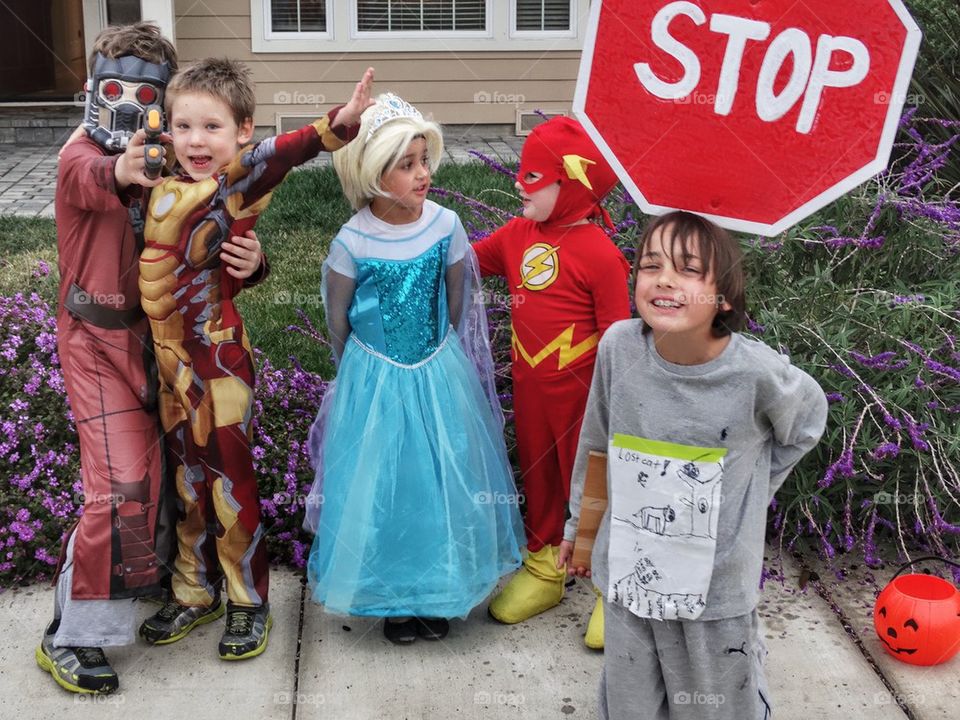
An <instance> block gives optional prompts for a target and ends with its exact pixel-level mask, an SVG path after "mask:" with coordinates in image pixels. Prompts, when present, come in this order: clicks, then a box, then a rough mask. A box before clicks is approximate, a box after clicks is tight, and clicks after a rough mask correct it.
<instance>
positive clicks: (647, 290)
mask: <svg viewBox="0 0 960 720" xmlns="http://www.w3.org/2000/svg"><path fill="white" fill-rule="evenodd" d="M669 230H670V226H669V225H668V226H666V227H660V228H658V229H657V230H656V231H655V232H654V234H653V235H652V236H651V237H650V241H649V242H648V243H647V245H646V246H645V247H644V248H643V254H642V255H641V257H640V261H639V264H638V266H637V281H636V287H635V291H634V301H635V302H636V305H637V311H638V312H639V313H640V317H642V318H643V321H644V323H646V324H647V325H648V326H650V328H651V329H652V330H653V333H654V337H655V338H656V339H657V342H658V347H659V343H660V342H661V341H664V342H666V343H668V344H670V345H671V346H674V347H680V346H681V345H682V344H688V345H689V346H690V347H691V349H692V348H696V347H698V346H701V344H702V345H707V344H709V343H710V342H711V339H713V338H712V334H711V325H712V323H713V320H714V317H715V316H716V314H717V312H719V311H720V310H729V309H730V305H729V303H727V302H726V301H725V299H724V298H723V297H721V296H719V295H718V293H717V284H716V280H715V278H714V276H713V273H712V272H711V273H709V274H706V273H705V272H704V259H703V258H701V257H699V255H698V253H699V252H700V249H699V245H700V244H699V243H698V242H696V241H695V240H693V241H692V242H688V243H683V242H682V241H681V240H680V239H679V238H678V239H677V240H676V242H670V240H669ZM665 234H666V235H667V240H666V241H665V239H664V235H665ZM685 245H686V248H684V246H685ZM685 250H686V252H685Z"/></svg>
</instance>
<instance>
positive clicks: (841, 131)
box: [573, 0, 921, 236]
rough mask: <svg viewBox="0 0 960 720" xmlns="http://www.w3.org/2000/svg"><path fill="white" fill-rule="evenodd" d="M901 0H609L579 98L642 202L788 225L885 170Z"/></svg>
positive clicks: (772, 230)
mask: <svg viewBox="0 0 960 720" xmlns="http://www.w3.org/2000/svg"><path fill="white" fill-rule="evenodd" d="M920 37H921V36H920V29H919V28H918V27H917V25H916V23H914V22H913V20H912V18H911V17H910V16H909V14H908V13H907V10H906V8H905V7H904V6H903V4H902V2H901V1H900V0H844V2H843V3H838V2H836V0H807V2H805V3H792V2H788V1H786V0H756V1H755V2H750V3H744V2H742V0H741V1H736V0H713V1H711V2H709V3H706V2H670V0H619V1H617V0H596V1H595V2H594V3H593V4H592V7H591V14H590V21H589V25H588V28H587V33H586V37H585V42H584V50H583V56H582V59H581V63H580V71H579V75H578V79H577V88H576V93H575V97H574V103H573V109H574V113H575V114H576V115H577V117H578V118H579V120H580V121H581V123H582V124H583V125H584V127H585V128H586V130H587V132H588V133H589V134H590V135H591V137H592V138H593V140H594V142H595V143H596V144H597V146H598V147H599V148H600V149H601V151H602V152H603V154H604V156H605V157H606V159H607V160H608V161H609V162H610V164H611V166H612V167H613V168H614V169H615V170H616V172H617V175H618V176H619V177H620V180H621V181H622V182H623V183H624V185H625V186H626V187H627V189H628V190H629V192H630V193H631V195H632V196H633V198H634V200H635V201H636V202H637V204H638V205H639V206H640V208H641V209H642V210H643V211H644V212H646V213H649V214H654V215H659V214H662V213H664V212H667V211H669V210H675V209H682V210H689V211H691V212H695V213H698V214H700V215H704V216H706V217H708V218H710V219H711V220H713V221H714V222H716V223H717V224H719V225H722V226H723V227H726V228H729V229H731V230H737V231H742V232H749V233H757V234H761V235H766V236H772V235H777V234H779V233H781V232H783V231H784V230H786V229H787V228H789V227H791V226H793V225H795V224H796V223H798V222H800V221H801V220H802V219H804V218H805V217H807V216H809V215H811V214H812V213H814V212H816V211H817V210H819V209H820V208H822V207H824V206H825V205H827V204H828V203H830V202H831V201H833V200H835V199H836V198H838V197H840V196H842V195H844V194H846V193H848V192H849V191H850V190H852V189H853V188H855V187H856V186H858V185H860V184H861V183H863V182H864V181H866V180H868V179H869V178H871V177H873V176H874V175H876V174H877V173H879V172H881V171H882V170H884V169H885V168H886V167H887V163H888V162H889V158H890V152H891V149H892V147H893V141H894V138H895V135H896V132H897V128H898V125H899V120H900V117H901V113H902V111H903V105H904V103H905V101H906V96H907V89H908V87H909V83H910V77H911V75H912V72H913V66H914V62H915V61H916V56H917V51H918V49H919V45H920Z"/></svg>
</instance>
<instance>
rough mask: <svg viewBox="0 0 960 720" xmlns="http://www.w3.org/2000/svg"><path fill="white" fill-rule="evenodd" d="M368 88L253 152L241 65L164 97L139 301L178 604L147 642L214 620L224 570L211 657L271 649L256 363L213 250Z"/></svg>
mask: <svg viewBox="0 0 960 720" xmlns="http://www.w3.org/2000/svg"><path fill="white" fill-rule="evenodd" d="M372 78H373V71H372V69H370V70H368V71H367V72H366V73H365V75H364V78H363V80H362V81H361V82H360V83H358V84H357V87H356V89H355V91H354V95H353V97H352V98H351V100H350V102H349V103H347V104H346V105H344V106H341V107H338V108H335V109H333V110H331V111H330V112H329V113H328V114H327V115H326V116H324V117H322V118H320V119H319V120H316V121H315V122H313V123H312V124H310V125H308V126H306V127H304V128H302V129H300V130H298V131H295V132H291V133H287V134H285V135H281V136H278V137H272V138H268V139H266V140H263V141H261V142H259V143H256V144H248V143H250V140H251V139H252V135H253V111H254V100H253V88H252V83H251V81H250V76H249V70H247V69H246V67H244V66H243V65H242V64H240V63H237V62H234V61H230V60H225V59H224V60H218V59H206V60H201V61H199V62H197V63H195V64H194V65H193V66H191V67H190V68H188V69H186V70H184V71H182V72H181V73H180V74H178V75H177V76H176V78H175V79H174V80H173V81H172V82H171V83H170V86H169V87H168V89H167V97H166V108H167V115H168V117H169V120H170V128H171V133H172V136H173V148H174V152H175V154H176V158H177V163H178V168H177V170H178V171H177V173H176V174H174V175H173V176H171V177H167V178H165V179H164V180H163V181H162V182H161V183H160V184H159V185H157V186H156V187H154V188H153V190H152V191H151V193H150V200H149V205H148V208H147V212H146V218H145V220H146V223H145V230H144V236H145V240H146V247H145V249H144V251H143V253H142V254H141V256H140V293H141V297H142V305H143V309H144V311H145V312H146V314H147V317H148V318H149V320H150V327H151V330H152V332H153V342H154V349H155V353H156V357H157V365H158V369H159V374H160V394H159V406H160V419H161V422H162V424H163V429H164V433H165V439H166V444H167V457H168V462H169V463H170V465H171V467H173V468H175V474H176V488H177V494H178V496H179V498H180V502H181V505H182V511H181V518H180V521H179V522H178V524H177V538H178V544H179V553H178V555H177V560H176V563H175V565H176V573H175V574H174V577H173V598H172V599H171V601H170V602H169V603H167V604H166V605H165V606H164V607H163V608H162V609H161V610H160V611H159V612H158V613H156V614H155V615H154V616H153V617H151V618H148V619H147V620H146V621H144V623H143V625H142V626H141V628H140V635H141V636H142V637H143V638H144V639H146V640H147V641H148V642H151V643H154V644H165V643H170V642H174V641H176V640H179V639H180V638H182V637H184V636H185V635H186V634H187V633H188V632H189V631H190V630H192V629H193V628H194V627H196V626H197V625H200V624H203V623H207V622H210V621H212V620H214V619H216V618H218V617H220V615H222V614H223V613H224V605H223V604H222V603H221V599H220V587H219V585H220V580H221V572H222V576H223V579H224V580H225V582H226V594H227V604H226V612H227V623H226V631H225V632H224V634H223V637H222V638H221V641H220V646H219V652H220V657H221V658H222V659H224V660H238V659H244V658H249V657H254V656H256V655H259V654H260V653H262V652H263V651H264V650H265V649H266V643H267V638H268V636H269V630H270V627H271V625H272V618H271V616H270V611H269V603H268V598H267V591H268V571H269V567H268V561H267V550H266V545H265V542H264V537H263V528H262V526H261V524H260V502H259V494H258V491H257V480H256V477H255V475H254V471H253V457H252V454H251V448H250V439H251V435H252V423H251V421H252V407H253V388H254V363H253V355H252V353H251V348H250V343H249V341H248V338H247V333H246V330H245V328H244V325H243V321H242V319H241V318H240V316H239V314H238V313H237V310H236V307H235V306H234V303H233V297H234V296H235V295H236V293H237V291H238V290H239V289H240V287H241V281H240V280H239V279H238V278H237V277H236V276H235V275H234V274H233V273H231V272H230V270H229V269H228V271H227V272H226V273H224V272H221V265H220V260H219V254H220V248H221V245H222V244H223V242H224V241H225V240H226V239H228V238H229V237H230V236H231V235H242V234H243V233H244V232H246V231H248V230H250V229H251V228H252V227H253V225H254V223H256V221H257V218H258V217H259V215H260V213H261V212H263V210H265V209H266V207H267V205H268V203H269V202H270V198H271V194H272V191H273V189H274V187H276V186H277V185H278V184H279V183H280V182H281V181H282V180H283V178H284V176H285V175H286V174H287V172H289V170H290V169H291V168H293V167H294V166H295V165H299V164H301V163H303V162H306V161H307V160H309V159H310V158H313V157H315V156H316V155H317V154H318V153H319V152H320V151H321V150H327V151H333V150H336V149H338V148H340V147H342V146H343V145H344V144H346V143H347V142H349V141H350V140H351V139H352V138H353V137H354V136H355V135H356V132H357V128H358V127H359V117H360V113H361V112H362V111H363V110H364V109H366V107H367V105H368V104H369V97H370V83H371V82H372ZM140 152H141V153H142V152H143V149H142V148H140ZM211 528H215V531H214V532H211Z"/></svg>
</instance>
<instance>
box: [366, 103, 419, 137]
mask: <svg viewBox="0 0 960 720" xmlns="http://www.w3.org/2000/svg"><path fill="white" fill-rule="evenodd" d="M402 117H409V118H416V119H417V120H423V115H421V114H420V111H419V110H417V109H416V108H415V107H414V106H413V105H411V104H410V103H408V102H407V101H406V100H404V99H403V98H401V97H400V96H398V95H394V94H393V93H384V94H383V96H381V97H380V99H379V100H378V101H377V113H376V115H374V116H373V122H371V123H370V129H369V130H367V140H369V139H370V137H371V136H372V135H373V134H374V133H375V132H376V131H377V130H379V129H380V128H381V126H383V125H384V124H385V123H388V122H390V121H391V120H395V119H397V118H402Z"/></svg>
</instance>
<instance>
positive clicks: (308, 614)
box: [0, 562, 960, 720]
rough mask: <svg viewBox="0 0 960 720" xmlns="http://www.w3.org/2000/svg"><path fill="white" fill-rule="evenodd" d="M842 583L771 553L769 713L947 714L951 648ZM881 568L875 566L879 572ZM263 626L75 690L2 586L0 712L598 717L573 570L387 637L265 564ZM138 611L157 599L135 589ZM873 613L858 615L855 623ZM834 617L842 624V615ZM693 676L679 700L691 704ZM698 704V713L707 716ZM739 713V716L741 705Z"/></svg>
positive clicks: (30, 618) (121, 663) (833, 718)
mask: <svg viewBox="0 0 960 720" xmlns="http://www.w3.org/2000/svg"><path fill="white" fill-rule="evenodd" d="M850 565H851V567H850V568H848V572H849V573H850V574H851V578H850V579H849V580H847V581H846V582H845V583H843V584H838V583H836V582H834V576H833V575H832V574H829V576H827V575H826V574H825V575H824V576H823V577H824V581H823V582H811V583H809V584H808V585H807V586H806V589H805V590H801V589H800V588H799V577H800V574H801V573H800V569H799V567H797V566H796V565H795V564H794V563H793V562H788V563H787V564H786V566H785V575H786V582H785V584H783V585H780V584H779V583H774V582H768V583H767V585H766V587H765V589H764V592H763V598H762V601H761V604H760V614H761V617H762V619H763V623H764V625H765V637H766V642H767V645H768V648H769V651H770V655H769V657H768V660H767V674H768V677H769V681H770V687H771V694H772V696H773V703H774V710H775V714H774V717H776V718H777V720H810V719H811V718H815V719H816V720H867V719H869V720H907V718H909V720H956V718H957V708H958V707H960V672H958V671H960V656H958V657H955V658H954V659H953V660H952V661H951V662H949V663H947V664H944V665H940V666H937V667H931V668H924V667H915V666H912V665H905V664H903V663H899V662H897V661H895V660H893V659H892V658H890V657H889V656H887V655H886V653H884V651H883V650H882V645H881V643H880V641H879V640H878V639H877V637H876V635H875V634H874V633H873V630H872V627H870V628H869V629H868V628H867V625H868V617H869V609H870V608H872V605H873V592H874V590H875V587H876V586H875V583H874V582H873V581H872V580H871V579H870V578H868V577H867V575H868V574H866V573H864V572H863V571H859V573H858V570H857V569H856V568H853V567H852V565H853V563H850ZM891 572H892V571H882V572H879V573H876V575H877V576H878V577H879V576H881V575H882V576H884V577H887V576H889V574H890V573H891ZM271 604H272V606H273V612H274V619H275V625H274V629H273V632H272V633H271V635H270V645H269V647H268V649H267V651H266V652H265V653H264V654H263V655H262V656H260V657H259V658H256V659H254V660H250V661H244V662H236V663H225V662H221V661H220V660H219V659H218V658H217V656H216V643H217V640H218V639H219V636H220V633H221V631H222V625H221V623H219V622H218V623H214V624H211V625H207V626H202V627H200V628H198V629H197V630H195V631H194V632H193V633H192V634H191V635H190V636H188V637H187V638H185V639H184V640H182V641H180V642H178V643H175V644H173V645H168V646H164V647H149V646H147V645H144V644H143V643H138V644H136V645H133V646H129V647H125V648H115V649H113V650H112V651H110V653H109V657H110V659H111V661H112V662H113V664H114V666H115V667H116V668H117V670H118V672H119V673H120V683H121V687H120V691H119V692H118V693H117V694H115V695H110V696H105V697H89V696H74V695H71V694H70V693H68V692H66V691H64V690H61V689H60V688H59V687H57V686H56V685H55V684H54V682H53V680H52V678H51V677H50V676H49V675H48V674H46V673H44V672H43V671H41V670H40V669H39V668H38V667H37V666H36V664H35V663H34V660H33V651H34V648H35V646H36V644H37V641H38V639H39V637H40V633H41V632H42V631H43V628H44V626H45V624H46V622H47V621H48V620H49V616H50V612H51V610H52V608H53V594H52V591H51V590H50V589H49V588H48V587H46V586H32V587H28V588H24V589H20V590H14V591H10V592H6V593H3V594H0V633H2V635H0V636H2V637H3V638H4V641H3V643H0V717H3V718H18V719H19V720H31V719H32V718H62V717H70V718H76V719H77V720H83V719H84V718H96V719H97V720H113V719H117V720H120V719H123V720H129V718H153V717H158V718H168V717H169V718H173V717H177V718H183V717H198V718H204V720H219V719H220V718H223V719H224V720H238V719H239V720H245V719H246V718H257V720H272V719H274V718H275V719H276V720H298V719H302V720H314V719H316V720H319V719H320V718H324V719H326V718H336V719H337V720H373V719H376V720H380V719H383V720H400V719H402V718H409V719H410V720H434V719H437V720H449V718H460V719H461V720H475V719H480V718H530V719H531V720H543V719H546V718H573V720H576V718H584V719H586V720H592V719H593V718H596V717H597V711H596V687H597V681H598V677H599V673H600V669H601V665H602V663H603V655H602V653H596V652H593V651H591V650H588V649H587V648H585V647H584V646H583V644H582V642H581V637H582V635H583V632H584V626H585V624H586V620H587V617H588V614H589V612H590V609H591V607H592V605H593V594H592V592H591V591H590V590H589V589H588V588H587V587H586V585H585V584H583V583H578V584H577V585H576V586H575V587H573V588H571V589H570V590H569V591H568V593H567V597H566V598H565V599H564V601H563V602H562V603H561V605H560V606H559V607H558V608H556V609H554V610H551V611H549V612H547V613H544V614H543V615H540V616H539V617H537V618H534V619H532V620H531V621H529V622H527V623H523V624H521V625H515V626H504V625H500V624H498V623H496V622H494V621H493V620H491V619H490V618H489V617H488V616H487V614H486V611H485V608H484V607H479V608H477V609H476V610H475V611H474V612H473V613H472V614H471V615H470V617H469V618H468V619H467V620H466V621H459V620H456V621H454V622H453V623H452V629H451V634H450V636H449V637H448V638H447V639H446V640H443V641H441V642H436V643H427V642H424V641H420V642H417V643H415V644H414V645H413V646H412V647H408V648H399V647H396V646H393V645H391V644H390V643H389V642H388V641H387V640H385V639H384V638H383V634H382V632H381V628H380V625H379V624H378V622H377V621H375V620H371V619H364V618H345V617H337V616H332V615H327V614H325V613H324V612H323V611H322V610H321V609H320V608H319V607H318V606H316V605H314V604H312V603H310V602H309V601H307V602H305V600H304V589H303V586H302V584H301V582H300V577H299V575H297V574H295V573H293V572H291V571H289V570H276V569H275V570H274V571H273V573H272V576H271ZM141 605H142V606H141V608H140V612H141V615H143V616H146V615H147V614H149V613H151V612H154V611H155V610H156V606H153V605H149V604H146V603H142V604H141ZM869 624H872V623H869ZM845 625H846V626H847V627H848V628H849V630H847V629H845V627H844V626H845ZM696 693H697V691H696V688H691V689H690V693H689V695H690V697H691V702H698V696H697V694H696ZM709 710H710V708H709V707H704V712H703V714H702V717H704V718H705V719H709V717H710V713H709ZM744 720H752V719H749V718H747V717H746V716H744Z"/></svg>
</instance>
